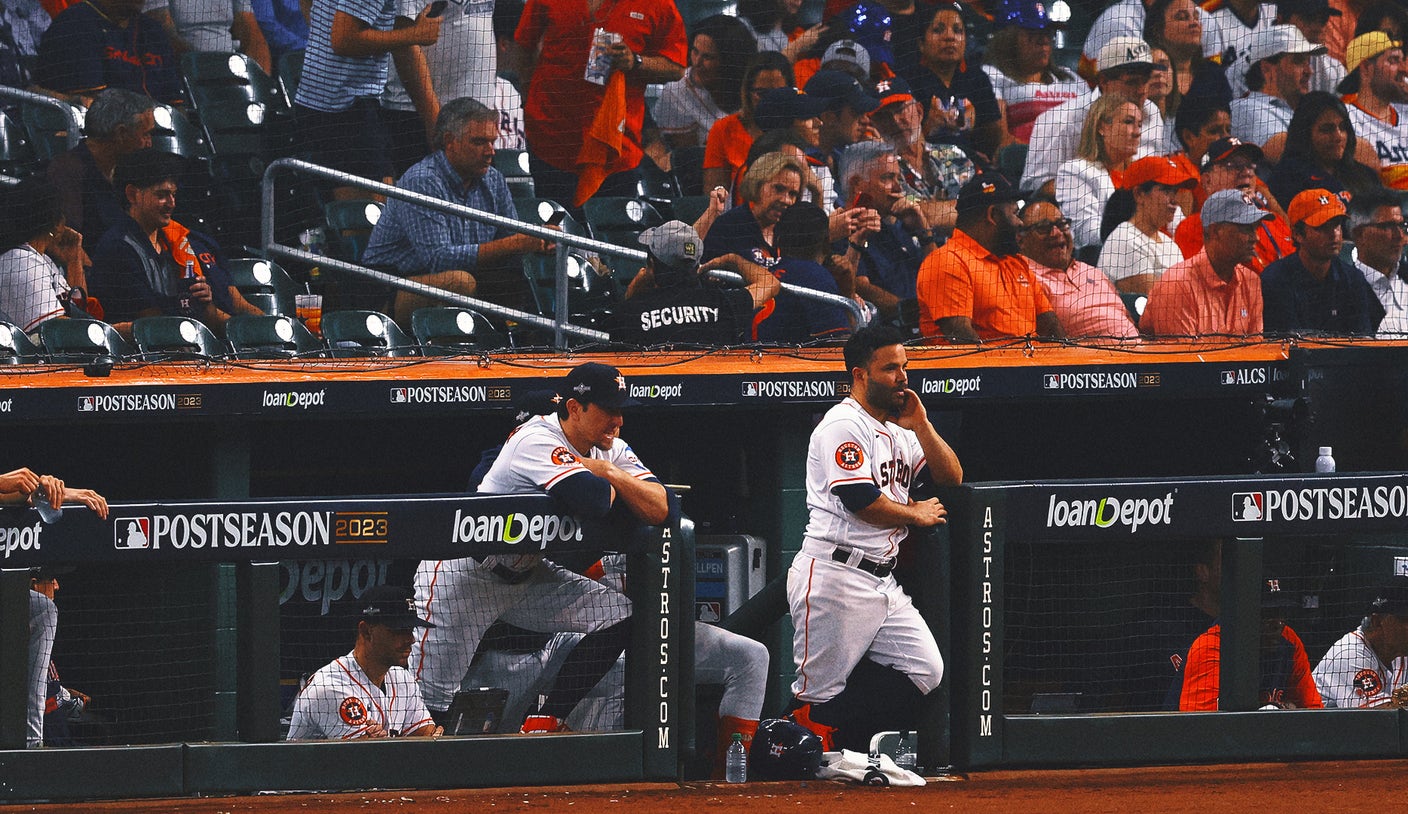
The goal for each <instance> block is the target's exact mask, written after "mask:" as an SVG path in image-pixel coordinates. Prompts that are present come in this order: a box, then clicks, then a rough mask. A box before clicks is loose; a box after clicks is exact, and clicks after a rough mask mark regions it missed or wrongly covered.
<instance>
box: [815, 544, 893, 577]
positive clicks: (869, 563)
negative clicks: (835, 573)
mask: <svg viewBox="0 0 1408 814" xmlns="http://www.w3.org/2000/svg"><path fill="white" fill-rule="evenodd" d="M831 559H832V560H835V561H836V562H839V563H846V564H850V561H851V549H849V548H842V547H840V546H837V547H836V549H835V550H834V551H832V552H831ZM855 567H856V568H859V569H860V570H862V571H864V572H866V573H867V574H874V575H875V576H877V577H879V578H880V579H884V578H885V577H888V576H889V575H890V572H891V571H893V570H895V561H894V559H893V558H891V559H888V560H872V559H870V558H869V557H861V558H860V559H859V560H857V561H856V565H855Z"/></svg>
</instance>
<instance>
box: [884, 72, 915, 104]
mask: <svg viewBox="0 0 1408 814" xmlns="http://www.w3.org/2000/svg"><path fill="white" fill-rule="evenodd" d="M875 95H876V96H879V97H880V107H879V108H878V109H880V110H884V109H885V108H887V107H889V106H890V105H893V104H898V103H899V102H908V101H912V100H913V99H914V92H913V91H911V90H910V89H909V83H908V82H906V81H904V79H903V78H901V77H898V76H892V77H890V78H889V79H881V80H880V81H879V82H876V83H875Z"/></svg>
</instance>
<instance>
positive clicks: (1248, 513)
mask: <svg viewBox="0 0 1408 814" xmlns="http://www.w3.org/2000/svg"><path fill="white" fill-rule="evenodd" d="M1265 517H1266V505H1265V502H1264V498H1263V497H1262V494H1261V492H1233V493H1232V519H1233V521H1235V522H1238V523H1242V522H1247V521H1252V520H1262V519H1264V518H1265Z"/></svg>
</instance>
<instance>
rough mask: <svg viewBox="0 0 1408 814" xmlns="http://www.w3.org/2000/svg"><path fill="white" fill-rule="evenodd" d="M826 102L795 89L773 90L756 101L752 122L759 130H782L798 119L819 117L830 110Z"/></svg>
mask: <svg viewBox="0 0 1408 814" xmlns="http://www.w3.org/2000/svg"><path fill="white" fill-rule="evenodd" d="M827 102H828V100H826V99H818V98H816V97H813V96H808V95H807V94H805V93H803V92H801V91H799V90H797V89H796V88H773V89H772V90H770V91H768V92H767V93H765V94H763V98H761V99H759V100H758V105H757V107H756V108H755V109H754V110H753V122H754V124H757V125H758V129H760V130H783V129H785V128H788V127H791V126H792V122H794V121H796V120H798V119H811V118H815V117H817V116H820V115H821V114H822V113H824V112H826V111H827V110H828V109H829V108H830V105H828V104H827Z"/></svg>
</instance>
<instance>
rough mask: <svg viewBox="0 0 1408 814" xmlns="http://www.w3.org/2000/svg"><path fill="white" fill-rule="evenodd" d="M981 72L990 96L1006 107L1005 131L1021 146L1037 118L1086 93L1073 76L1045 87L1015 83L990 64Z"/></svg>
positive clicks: (1083, 84) (1037, 83) (1044, 85)
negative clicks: (986, 80)
mask: <svg viewBox="0 0 1408 814" xmlns="http://www.w3.org/2000/svg"><path fill="white" fill-rule="evenodd" d="M983 72H984V73H986V74H987V75H988V81H990V82H992V91H993V93H994V94H996V95H997V98H998V99H1000V100H1001V101H1002V102H1003V103H1004V104H1006V106H1007V128H1008V129H1009V130H1011V131H1012V135H1013V137H1015V138H1016V139H1017V140H1018V141H1020V142H1023V143H1026V142H1027V141H1029V140H1030V139H1031V135H1032V128H1033V127H1034V126H1035V125H1036V117H1037V116H1040V115H1041V114H1043V113H1045V112H1046V111H1048V110H1050V109H1051V108H1053V107H1056V106H1058V105H1061V104H1064V103H1066V102H1069V101H1070V100H1072V99H1075V98H1077V97H1079V96H1081V95H1082V94H1084V93H1086V92H1087V91H1089V90H1090V86H1089V85H1087V84H1085V80H1083V79H1081V78H1080V77H1078V76H1074V75H1068V76H1067V77H1066V78H1064V79H1058V80H1057V81H1055V82H1052V83H1051V84H1049V85H1048V84H1046V83H1044V82H1018V81H1017V80H1015V79H1013V78H1012V77H1010V76H1008V75H1007V74H1005V73H1003V72H1002V71H1000V70H998V69H997V67H996V66H993V65H984V66H983Z"/></svg>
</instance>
